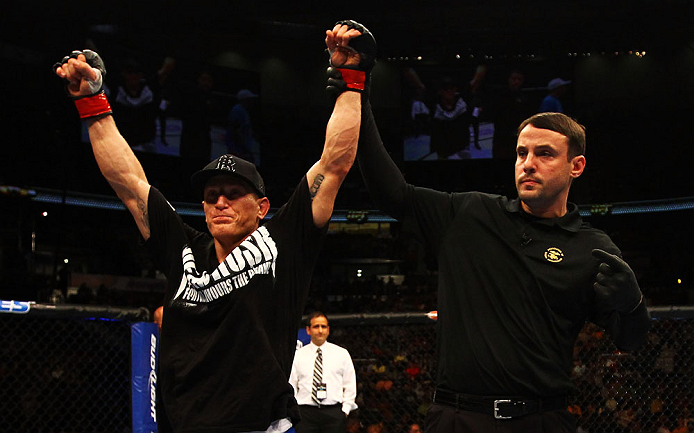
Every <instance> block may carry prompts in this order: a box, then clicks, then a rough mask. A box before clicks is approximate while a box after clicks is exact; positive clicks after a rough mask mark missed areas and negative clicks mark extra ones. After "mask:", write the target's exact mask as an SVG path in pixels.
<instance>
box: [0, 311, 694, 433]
mask: <svg viewBox="0 0 694 433" xmlns="http://www.w3.org/2000/svg"><path fill="white" fill-rule="evenodd" d="M114 311H115V310H113V309H112V311H110V312H109V313H108V314H95V313H94V311H82V312H80V313H79V314H75V312H74V311H72V312H69V313H66V312H65V311H62V312H61V311H55V310H50V311H49V312H44V314H35V315H17V314H0V335H2V344H0V386H1V387H2V388H1V389H2V393H1V397H0V425H1V426H2V429H1V430H2V431H3V432H41V433H43V432H48V433H53V432H55V433H72V432H74V433H83V432H84V433H92V432H100V433H110V432H113V433H125V432H129V431H131V428H132V417H131V394H130V393H131V390H130V381H131V372H130V356H131V354H130V350H131V349H130V341H131V335H130V323H129V322H128V316H127V314H126V315H123V314H122V312H119V311H116V313H114ZM102 313H103V312H102ZM130 313H133V312H132V311H131V312H130ZM114 314H115V315H116V316H119V317H118V318H116V319H114V317H115V316H114ZM133 314H134V317H139V319H137V320H143V319H142V318H143V317H144V318H146V316H148V313H147V312H146V310H145V311H144V312H142V311H141V310H140V311H139V313H138V310H135V312H134V313H133ZM651 314H652V316H653V317H654V320H653V327H652V329H651V331H650V332H649V335H648V339H647V342H646V344H645V345H644V347H642V348H641V349H639V350H638V351H636V352H633V353H622V352H618V351H617V349H616V347H615V346H614V344H613V343H612V342H611V341H610V340H609V338H608V337H607V336H606V335H605V333H604V332H603V331H602V330H601V329H599V328H597V327H596V326H594V325H591V324H586V326H585V327H584V328H583V330H582V331H581V333H580V335H579V338H578V339H577V342H576V345H575V349H574V366H573V370H572V376H573V380H574V382H575V384H576V386H577V389H578V392H577V394H576V395H573V396H571V398H570V406H569V410H570V411H571V412H572V413H573V414H574V416H576V419H577V423H578V425H579V427H580V428H581V429H583V430H584V431H587V432H590V433H611V432H656V431H658V429H659V428H661V427H665V428H667V429H668V430H669V431H672V430H674V429H676V428H677V427H678V426H682V425H684V424H685V423H687V422H688V420H689V419H690V417H692V409H693V407H692V397H693V395H692V394H693V393H692V389H693V388H692V377H693V376H694V363H693V362H692V357H693V355H694V354H693V353H692V350H693V349H692V339H693V338H694V329H693V328H694V308H691V307H681V308H670V307H667V308H663V307H661V308H654V309H651ZM132 320H135V319H132ZM330 323H331V336H330V340H331V341H332V342H334V343H336V344H338V345H340V346H343V347H345V348H347V349H348V350H349V352H350V354H351V355H352V359H353V361H354V364H355V368H356V370H357V381H358V396H357V404H358V405H359V411H358V412H357V415H356V419H357V420H358V421H359V422H360V423H361V424H362V425H363V431H367V429H368V428H369V427H371V431H376V432H381V433H396V432H404V431H407V430H406V427H407V425H409V424H410V423H419V424H423V423H424V418H425V414H426V411H427V409H428V407H429V405H430V404H431V397H432V395H433V391H434V387H435V372H436V365H435V356H434V355H435V346H436V331H435V326H434V322H433V321H431V320H429V319H428V318H427V316H426V315H425V314H423V313H392V314H363V315H334V316H331V317H330ZM690 424H691V425H692V426H694V422H691V423H690ZM372 426H373V427H372ZM683 431H687V430H683Z"/></svg>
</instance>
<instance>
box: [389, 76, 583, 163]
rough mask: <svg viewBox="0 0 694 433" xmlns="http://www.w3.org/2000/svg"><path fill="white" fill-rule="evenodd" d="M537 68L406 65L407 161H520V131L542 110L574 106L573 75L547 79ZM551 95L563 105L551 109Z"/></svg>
mask: <svg viewBox="0 0 694 433" xmlns="http://www.w3.org/2000/svg"><path fill="white" fill-rule="evenodd" d="M538 67H541V65H538V64H533V65H524V66H518V65H515V64H511V63H501V64H499V63H496V64H489V65H487V64H478V65H466V66H441V65H423V66H407V67H404V68H403V71H402V83H403V89H402V94H403V95H404V97H403V99H402V100H403V103H404V107H403V112H404V113H405V116H406V119H405V122H404V124H405V128H404V131H405V132H404V134H403V146H404V147H403V156H404V160H405V161H437V160H469V159H491V158H499V159H501V158H506V159H512V158H515V146H516V132H517V128H518V125H520V123H521V122H522V121H523V120H525V119H526V118H528V117H530V116H531V115H533V114H535V113H537V112H539V111H558V110H562V111H565V109H564V107H561V103H562V102H563V103H564V104H565V105H567V106H570V102H569V101H570V99H571V89H570V84H571V79H570V78H571V77H563V78H547V77H550V76H551V73H550V72H548V71H545V73H544V74H538V73H537V72H536V69H538ZM529 69H531V70H533V71H532V72H530V71H529ZM553 80H554V81H553ZM549 83H552V86H553V88H552V89H550V88H549V87H550V86H549ZM557 84H559V85H558V86H556V85H557ZM555 86H556V87H555ZM550 95H554V96H552V98H554V100H553V101H557V102H559V104H560V105H559V106H557V105H554V106H552V108H551V109H550V108H548V106H547V103H546V101H545V99H546V98H549V96H550Z"/></svg>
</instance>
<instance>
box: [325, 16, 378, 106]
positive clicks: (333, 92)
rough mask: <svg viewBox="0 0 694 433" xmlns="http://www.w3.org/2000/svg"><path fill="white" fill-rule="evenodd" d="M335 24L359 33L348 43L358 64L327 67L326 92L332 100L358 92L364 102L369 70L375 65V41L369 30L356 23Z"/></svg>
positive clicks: (367, 88)
mask: <svg viewBox="0 0 694 433" xmlns="http://www.w3.org/2000/svg"><path fill="white" fill-rule="evenodd" d="M337 24H342V25H346V26H348V27H349V28H350V29H355V30H358V31H359V32H360V33H361V35H359V36H357V37H356V38H353V39H351V40H350V41H349V48H350V49H353V50H354V51H356V52H357V53H359V64H357V65H343V66H340V67H333V66H331V67H329V68H328V84H327V86H326V91H327V92H328V95H330V96H331V97H332V98H334V99H337V97H338V96H339V95H340V94H341V93H342V92H344V91H353V92H359V93H361V94H362V101H364V100H366V99H367V98H368V97H369V93H370V91H371V70H372V69H373V67H374V65H375V64H376V39H374V36H373V34H371V32H370V31H369V29H367V28H366V27H364V26H363V25H362V24H359V23H358V22H356V21H352V20H343V21H338V22H337V23H335V25H337Z"/></svg>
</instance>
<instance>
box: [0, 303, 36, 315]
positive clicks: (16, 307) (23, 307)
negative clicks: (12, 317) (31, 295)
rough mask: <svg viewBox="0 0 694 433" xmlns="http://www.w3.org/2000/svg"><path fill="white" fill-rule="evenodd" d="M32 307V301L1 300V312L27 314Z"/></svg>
mask: <svg viewBox="0 0 694 433" xmlns="http://www.w3.org/2000/svg"><path fill="white" fill-rule="evenodd" d="M30 309H31V302H23V301H0V313H14V314H26V313H28V312H29V310H30Z"/></svg>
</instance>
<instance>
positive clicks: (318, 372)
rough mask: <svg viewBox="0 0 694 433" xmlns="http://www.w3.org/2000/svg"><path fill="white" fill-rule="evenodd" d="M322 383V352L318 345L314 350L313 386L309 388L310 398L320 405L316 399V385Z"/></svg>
mask: <svg viewBox="0 0 694 433" xmlns="http://www.w3.org/2000/svg"><path fill="white" fill-rule="evenodd" d="M321 383H323V352H321V350H320V347H319V348H318V350H316V362H315V363H314V364H313V388H312V389H311V400H313V402H314V403H316V404H317V405H319V406H320V400H318V386H320V384H321Z"/></svg>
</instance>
